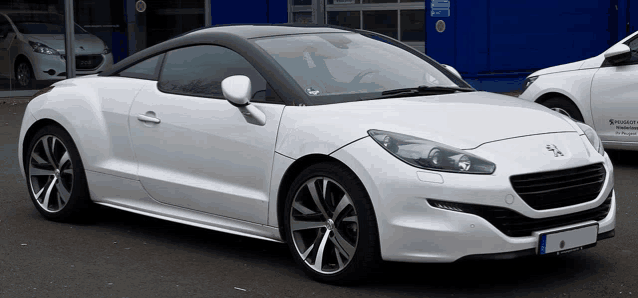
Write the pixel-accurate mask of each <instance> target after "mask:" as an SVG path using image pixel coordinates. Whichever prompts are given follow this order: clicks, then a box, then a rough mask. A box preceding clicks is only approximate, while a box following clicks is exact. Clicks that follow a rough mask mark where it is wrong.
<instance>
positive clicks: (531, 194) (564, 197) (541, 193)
mask: <svg viewBox="0 0 638 298" xmlns="http://www.w3.org/2000/svg"><path fill="white" fill-rule="evenodd" d="M606 173H607V172H606V171H605V167H604V166H603V164H593V165H588V166H584V167H578V168H573V169H567V170H560V171H552V172H541V173H533V174H524V175H516V176H512V177H510V182H511V183H512V187H514V190H515V191H516V193H517V194H518V195H519V196H520V197H521V198H522V199H523V201H525V203H527V205H529V206H530V207H532V208H534V209H536V210H546V209H552V208H559V207H565V206H571V205H576V204H580V203H585V202H589V201H591V200H594V199H596V198H597V197H598V194H599V193H600V191H601V190H602V188H603V184H604V183H605V176H606Z"/></svg>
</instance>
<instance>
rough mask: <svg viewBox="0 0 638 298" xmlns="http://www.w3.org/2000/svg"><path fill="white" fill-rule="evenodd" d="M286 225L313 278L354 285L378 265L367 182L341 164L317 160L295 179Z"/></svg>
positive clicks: (291, 242)
mask: <svg viewBox="0 0 638 298" xmlns="http://www.w3.org/2000/svg"><path fill="white" fill-rule="evenodd" d="M284 228H285V233H286V239H287V242H288V246H289V248H290V250H291V252H292V254H293V257H294V258H295V261H296V262H297V263H298V264H299V265H301V266H302V267H303V269H304V271H305V273H306V274H307V275H308V276H310V277H311V278H313V279H315V280H318V281H321V282H328V283H335V284H346V283H352V282H355V281H360V280H363V279H364V278H366V277H367V276H368V275H370V274H371V273H374V272H375V271H376V269H377V268H378V267H379V265H380V261H381V257H380V249H379V243H378V241H379V240H378V239H379V236H378V230H377V224H376V217H375V214H374V210H373V208H372V204H371V203H370V199H369V197H368V194H367V192H366V191H365V188H364V187H363V184H362V183H361V182H360V181H359V179H358V178H357V177H356V176H355V175H354V174H353V173H352V172H351V171H349V170H348V169H346V168H344V167H343V166H341V165H340V164H336V163H321V164H315V165H312V166H310V167H308V168H307V169H306V170H304V171H303V172H302V173H301V174H300V175H299V176H298V177H297V178H296V179H295V181H294V182H293V183H292V185H291V188H290V191H289V193H288V196H287V200H286V210H285V216H284Z"/></svg>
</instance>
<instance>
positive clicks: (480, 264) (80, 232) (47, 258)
mask: <svg viewBox="0 0 638 298" xmlns="http://www.w3.org/2000/svg"><path fill="white" fill-rule="evenodd" d="M3 102H4V103H3ZM25 106H26V105H25V104H24V103H23V102H22V103H21V102H20V101H12V100H3V99H0V297H265V296H266V297H408V296H410V297H414V296H416V297H632V296H634V297H638V247H637V243H638V237H637V236H638V227H637V225H638V217H637V212H636V211H637V210H638V204H637V202H638V199H637V193H638V183H637V182H636V178H637V177H638V158H636V157H637V156H638V153H634V152H610V155H611V156H612V159H613V161H614V165H615V170H616V173H615V175H616V177H615V178H616V186H615V189H616V194H617V197H618V209H617V211H618V217H617V223H616V237H615V238H612V239H608V240H604V241H601V242H599V243H598V245H597V246H596V247H594V248H591V249H588V250H585V251H580V252H575V253H571V254H567V255H564V256H560V257H543V258H537V257H533V258H528V259H517V260H507V261H495V262H494V261H493V262H488V261H473V262H465V263H452V264H404V263H386V264H384V273H383V274H381V275H380V276H379V277H378V278H376V279H375V280H371V281H370V282H369V283H366V284H363V285H360V286H356V287H335V286H330V285H325V284H320V283H316V282H313V281H311V280H309V279H307V278H306V277H305V276H304V275H303V272H302V271H301V270H300V269H298V268H297V266H296V265H295V264H294V262H293V260H292V258H291V256H290V253H289V252H288V249H287V247H286V246H285V245H284V244H278V243H273V242H267V241H261V240H254V239H249V238H243V237H239V236H233V235H227V234H223V233H218V232H213V231H208V230H204V229H200V228H194V227H188V226H184V225H180V224H174V223H169V222H164V221H161V220H156V219H152V218H148V217H144V216H140V215H134V214H128V213H125V212H122V211H118V210H113V209H109V208H101V209H100V212H99V213H98V215H97V216H96V217H95V218H94V219H93V221H92V222H90V223H85V224H81V225H78V224H61V223H54V222H48V221H46V220H45V219H43V218H42V217H41V216H40V215H39V213H38V212H37V211H36V209H35V208H34V206H33V205H32V203H31V201H30V199H29V195H28V193H27V189H26V186H25V182H24V179H23V178H22V177H21V175H20V170H19V166H18V160H17V156H18V155H17V148H18V145H17V140H18V133H19V129H20V123H21V120H22V115H23V112H24V109H25Z"/></svg>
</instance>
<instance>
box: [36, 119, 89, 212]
mask: <svg viewBox="0 0 638 298" xmlns="http://www.w3.org/2000/svg"><path fill="white" fill-rule="evenodd" d="M28 148H29V149H28V151H27V152H28V153H27V155H26V156H25V163H24V168H25V169H24V170H25V173H26V177H27V187H28V189H29V195H30V196H31V200H32V201H33V204H34V205H35V207H36V209H38V211H39V212H40V214H42V216H44V217H45V218H47V219H49V220H53V221H71V220H75V219H80V218H86V215H88V214H89V213H90V211H91V208H92V204H91V201H90V198H89V191H88V186H87V183H86V175H85V173H84V166H83V165H82V160H81V159H80V154H79V153H78V150H77V147H76V146H75V144H74V143H73V140H72V139H71V136H70V135H69V134H68V133H67V132H66V131H65V130H64V129H62V128H60V127H58V126H46V127H43V128H41V129H40V130H39V131H38V132H36V133H35V135H34V136H33V137H32V138H31V140H30V142H29V147H28Z"/></svg>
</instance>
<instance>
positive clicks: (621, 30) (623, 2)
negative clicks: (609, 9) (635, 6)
mask: <svg viewBox="0 0 638 298" xmlns="http://www.w3.org/2000/svg"><path fill="white" fill-rule="evenodd" d="M628 10H629V0H618V40H621V39H623V38H625V36H627V23H628V22H629V16H628V15H627V12H628Z"/></svg>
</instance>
